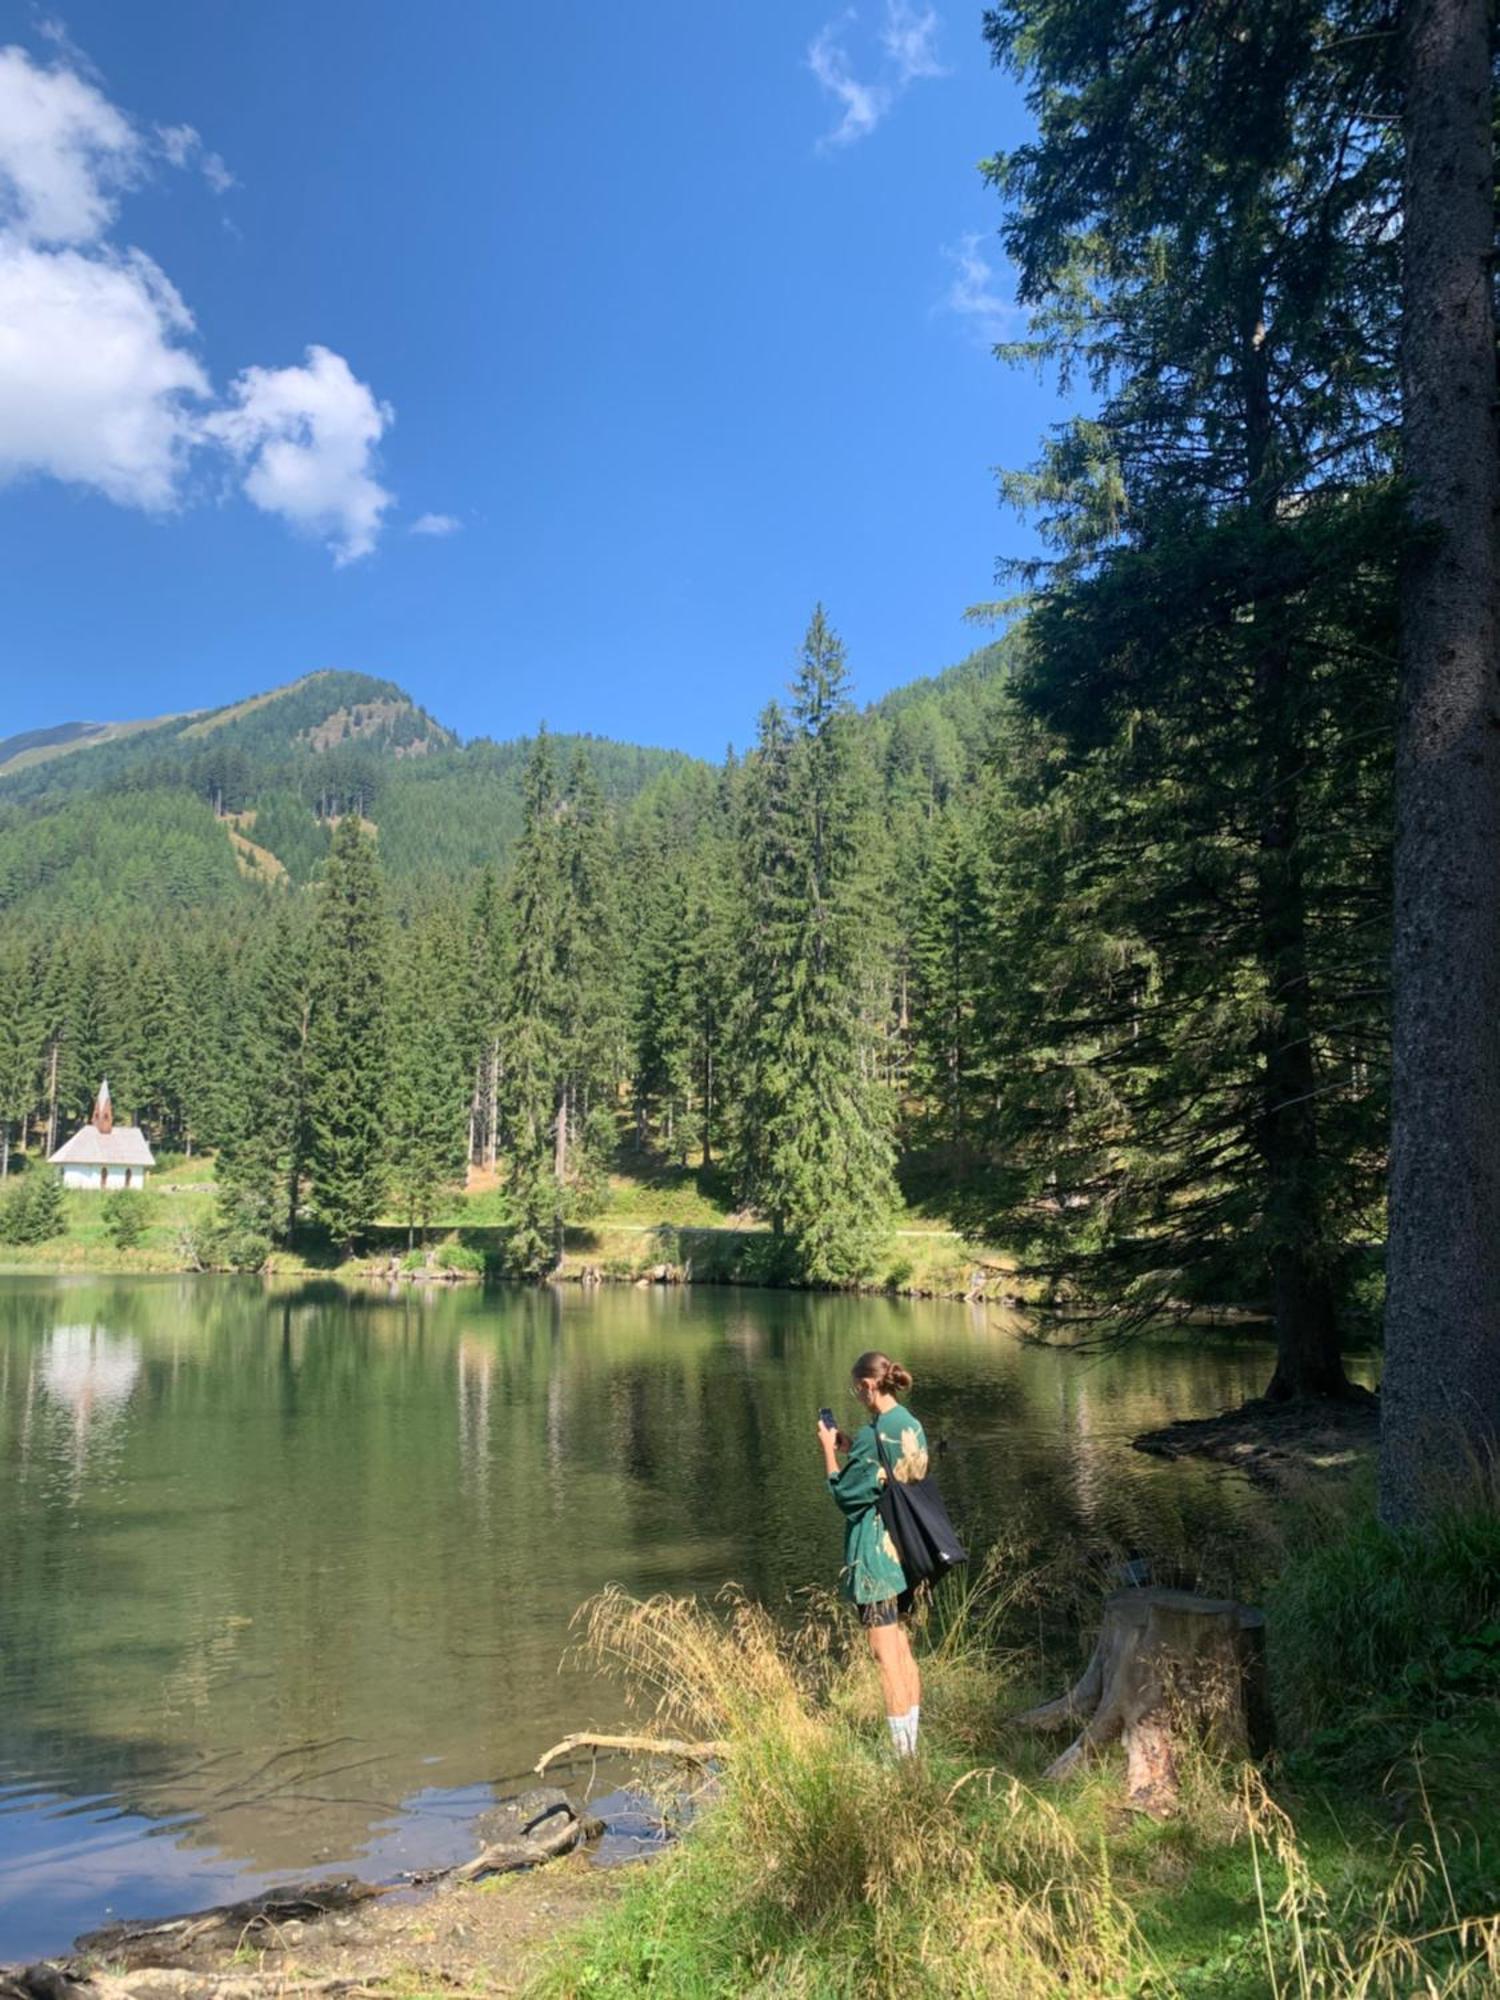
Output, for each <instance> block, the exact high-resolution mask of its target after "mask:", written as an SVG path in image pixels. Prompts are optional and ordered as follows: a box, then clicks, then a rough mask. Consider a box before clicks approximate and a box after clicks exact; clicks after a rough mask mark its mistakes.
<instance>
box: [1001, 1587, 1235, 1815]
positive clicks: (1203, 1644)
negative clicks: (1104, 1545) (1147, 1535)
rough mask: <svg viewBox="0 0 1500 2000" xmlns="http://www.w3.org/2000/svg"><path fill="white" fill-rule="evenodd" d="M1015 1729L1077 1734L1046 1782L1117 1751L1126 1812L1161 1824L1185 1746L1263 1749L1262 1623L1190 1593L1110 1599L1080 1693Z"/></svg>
mask: <svg viewBox="0 0 1500 2000" xmlns="http://www.w3.org/2000/svg"><path fill="white" fill-rule="evenodd" d="M1018 1719H1019V1721H1021V1722H1022V1723H1023V1724H1024V1725H1025V1726H1026V1727H1027V1728H1028V1729H1038V1730H1063V1729H1071V1728H1075V1727H1077V1726H1078V1725H1079V1724H1080V1723H1081V1724H1082V1727H1081V1729H1079V1733H1078V1735H1077V1736H1076V1737H1075V1738H1074V1740H1073V1742H1072V1743H1070V1744H1069V1745H1068V1747H1067V1749H1066V1750H1064V1751H1063V1753H1062V1755H1061V1756H1060V1757H1058V1758H1057V1759H1055V1760H1054V1762H1053V1763H1052V1764H1051V1765H1049V1766H1048V1769H1047V1773H1046V1775H1047V1776H1048V1777H1049V1778H1066V1777H1068V1776H1069V1775H1070V1774H1071V1773H1072V1772H1074V1771H1077V1770H1079V1769H1080V1768H1081V1767H1082V1766H1083V1765H1084V1764H1085V1763H1087V1762H1088V1760H1089V1759H1090V1758H1091V1757H1092V1756H1093V1755H1094V1754H1095V1753H1096V1752H1097V1751H1099V1750H1102V1749H1103V1748H1104V1747H1105V1746H1106V1745H1107V1744H1110V1743H1113V1742H1115V1741H1117V1740H1120V1741H1123V1743H1124V1747H1125V1768H1126V1799H1127V1803H1128V1804H1130V1805H1131V1806H1133V1807H1134V1808H1136V1810H1138V1811H1141V1812H1149V1813H1153V1814H1155V1815H1158V1816H1163V1815H1165V1814H1167V1813H1169V1812H1170V1811H1171V1809H1172V1807H1173V1805H1174V1803H1175V1801H1176V1798H1177V1792H1178V1750H1179V1747H1180V1745H1181V1744H1182V1743H1183V1742H1184V1741H1185V1740H1187V1739H1189V1738H1193V1739H1196V1740H1197V1741H1199V1742H1201V1743H1203V1744H1205V1745H1206V1746H1207V1747H1208V1748H1209V1749H1210V1750H1211V1751H1213V1752H1216V1753H1217V1754H1220V1755H1226V1756H1241V1757H1243V1756H1258V1755H1261V1754H1262V1753H1263V1752H1264V1751H1265V1750H1266V1749H1268V1748H1269V1747H1270V1709H1269V1705H1268V1703H1267V1699H1266V1684H1265V1615H1264V1613H1263V1612H1260V1611H1255V1610H1252V1609H1251V1608H1250V1606H1249V1605H1246V1604H1236V1603H1234V1602H1233V1601H1232V1600H1231V1599H1229V1598H1220V1597H1198V1596H1196V1595H1195V1594H1194V1593H1193V1592H1191V1591H1187V1590H1168V1589H1164V1588H1161V1587H1159V1586H1158V1587H1154V1588H1150V1589H1144V1590H1117V1591H1115V1592H1114V1593H1113V1594H1112V1595H1111V1596H1109V1597H1106V1598H1105V1600H1104V1617H1103V1621H1102V1623H1101V1625H1100V1628H1099V1638H1098V1642H1097V1643H1096V1645H1095V1647H1094V1651H1093V1656H1092V1658H1091V1659H1090V1660H1089V1663H1088V1665H1087V1667H1085V1669H1084V1671H1083V1677H1082V1678H1081V1679H1080V1681H1079V1682H1078V1684H1077V1686H1076V1687H1074V1688H1072V1689H1070V1691H1069V1692H1068V1693H1067V1694H1065V1695H1063V1696H1061V1697H1060V1698H1059V1699H1058V1700H1057V1701H1049V1702H1046V1703H1044V1704H1043V1705H1042V1707H1040V1708H1033V1709H1030V1710H1028V1711H1027V1713H1026V1714H1025V1715H1022V1716H1021V1717H1019V1718H1018Z"/></svg>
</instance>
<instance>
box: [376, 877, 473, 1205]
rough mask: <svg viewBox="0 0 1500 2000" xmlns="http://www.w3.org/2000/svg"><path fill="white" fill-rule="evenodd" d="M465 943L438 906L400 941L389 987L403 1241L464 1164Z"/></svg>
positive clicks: (394, 1155) (395, 1186) (394, 1174)
mask: <svg viewBox="0 0 1500 2000" xmlns="http://www.w3.org/2000/svg"><path fill="white" fill-rule="evenodd" d="M465 957H466V954H465V940H464V938H463V935H462V933H461V931H460V928H459V926H458V924H457V923H456V921H455V920H454V917H453V914H452V913H451V912H450V911H449V910H448V909H447V908H443V907H440V908H438V909H437V910H435V911H434V912H433V913H432V914H431V915H430V916H429V917H427V918H426V919H424V920H423V921H422V922H421V923H419V924H416V925H413V926H412V927H411V929H409V930H408V931H406V932H405V933H404V934H403V935H402V937H401V939H400V944H399V948H398V951H397V954H396V960H395V971H394V974H393V977H392V981H391V1003H390V1039H391V1081H390V1118H389V1127H388V1139H389V1147H390V1181H391V1189H392V1192H393V1194H394V1196H395V1199H396V1205H397V1211H398V1213H399V1214H400V1216H401V1219H402V1221H403V1222H404V1223H405V1224H406V1230H407V1242H408V1244H410V1242H411V1240H412V1238H413V1235H414V1233H415V1231H417V1230H418V1229H421V1230H424V1231H425V1230H426V1228H427V1226H428V1224H429V1223H430V1222H431V1220H432V1217H433V1215H434V1213H435V1212H436V1210H437V1207H438V1204H439V1202H440V1200H441V1198H442V1196H443V1194H444V1193H445V1192H446V1191H447V1190H449V1189H451V1188H453V1187H455V1186H457V1185H458V1184H459V1183H461V1182H462V1180H463V1175H464V1165H465V1157H466V1148H465V1141H466V1136H467V1135H466V1117H467V1112H468V1105H467V1103H466V1100H465V1089H464V1086H465V1082H466V1080H467V1075H468V1064H467V1061H466V1058H465V1044H464V1008H465V1003H466V1000H467V997H468V996H467V990H466V989H467V981H466V972H467V966H466V963H465Z"/></svg>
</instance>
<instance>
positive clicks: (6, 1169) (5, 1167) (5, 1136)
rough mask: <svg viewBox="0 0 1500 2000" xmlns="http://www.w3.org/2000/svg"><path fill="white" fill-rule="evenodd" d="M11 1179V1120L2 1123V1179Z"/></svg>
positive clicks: (0, 1140)
mask: <svg viewBox="0 0 1500 2000" xmlns="http://www.w3.org/2000/svg"><path fill="white" fill-rule="evenodd" d="M9 1179H10V1120H9V1119H8V1118H7V1119H5V1121H4V1122H3V1124H0V1181H6V1180H9Z"/></svg>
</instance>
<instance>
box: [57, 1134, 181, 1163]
mask: <svg viewBox="0 0 1500 2000" xmlns="http://www.w3.org/2000/svg"><path fill="white" fill-rule="evenodd" d="M47 1164H48V1166H49V1167H154V1166H155V1165H156V1155H155V1154H154V1153H153V1152H152V1150H151V1148H150V1147H149V1146H148V1145H147V1144H146V1135H145V1133H144V1132H143V1131H142V1130H141V1128H140V1126H139V1125H116V1126H115V1128H114V1130H113V1131H112V1132H101V1131H100V1130H99V1128H98V1126H97V1125H84V1126H82V1127H81V1128H80V1129H79V1130H78V1131H77V1132H75V1133H74V1134H73V1136H72V1138H71V1139H69V1140H68V1141H67V1142H66V1144H64V1145H61V1146H59V1147H58V1149H57V1151H56V1152H55V1153H49V1154H48V1156H47Z"/></svg>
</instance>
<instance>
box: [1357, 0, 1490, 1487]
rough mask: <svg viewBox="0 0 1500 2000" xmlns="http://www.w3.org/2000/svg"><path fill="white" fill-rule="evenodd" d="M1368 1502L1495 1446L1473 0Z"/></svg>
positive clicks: (1430, 302)
mask: <svg viewBox="0 0 1500 2000" xmlns="http://www.w3.org/2000/svg"><path fill="white" fill-rule="evenodd" d="M1403 64H1404V84H1405V114H1404V116H1405V131H1406V186H1405V215H1404V230H1405V269H1406V275H1405V297H1404V306H1403V321H1402V390H1403V395H1404V414H1403V440H1404V447H1403V448H1404V458H1405V471H1406V477H1407V481H1408V484H1409V487H1410V491H1411V508H1412V514H1413V517H1414V521H1415V525H1416V528H1417V534H1416V536H1415V537H1414V546H1413V547H1412V548H1411V550H1410V552H1409V554H1408V557H1407V561H1406V568H1405V574H1404V577H1403V596H1402V642H1401V704H1400V721H1399V725H1398V735H1397V745H1396V884H1395V889H1396V893H1395V949H1394V961H1393V984H1394V1019H1393V1051H1392V1059H1393V1080H1392V1126H1391V1172H1390V1240H1389V1248H1388V1251H1387V1258H1386V1275H1387V1287H1388V1289H1387V1299H1386V1315H1385V1375H1384V1380H1383V1383H1382V1389H1381V1403H1382V1425H1381V1430H1382V1438H1381V1482H1380V1483H1381V1497H1380V1505H1381V1512H1382V1514H1383V1515H1384V1517H1385V1518H1386V1519H1387V1520H1389V1521H1400V1520H1404V1519H1408V1518H1410V1517H1411V1516H1413V1515H1415V1514H1418V1513H1420V1512H1422V1511H1423V1509H1424V1507H1425V1506H1426V1505H1427V1504H1428V1502H1429V1500H1430V1499H1431V1497H1432V1496H1433V1495H1434V1493H1435V1491H1437V1490H1440V1488H1441V1486H1442V1485H1443V1483H1444V1482H1445V1480H1448V1479H1451V1478H1452V1477H1453V1476H1454V1475H1455V1474H1456V1473H1458V1472H1460V1471H1461V1470H1462V1468H1463V1466H1464V1464H1465V1463H1466V1461H1467V1459H1468V1458H1469V1457H1470V1456H1473V1457H1475V1458H1479V1459H1482V1458H1483V1457H1484V1456H1485V1455H1486V1454H1487V1453H1488V1452H1491V1451H1493V1450H1494V1449H1495V1447H1496V1446H1497V1445H1500V687H1497V644H1500V548H1497V533H1500V435H1497V424H1496V375H1495V315H1494V299H1493V295H1492V290H1491V284H1492V277H1491V271H1492V264H1491V259H1492V255H1493V251H1494V247H1495V246H1494V238H1495V203H1494V178H1493V171H1494V162H1493V142H1492V133H1491V84H1490V21H1489V7H1488V5H1487V0H1411V4H1410V6H1409V7H1408V8H1407V10H1406V31H1405V40H1404V49H1403Z"/></svg>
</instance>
